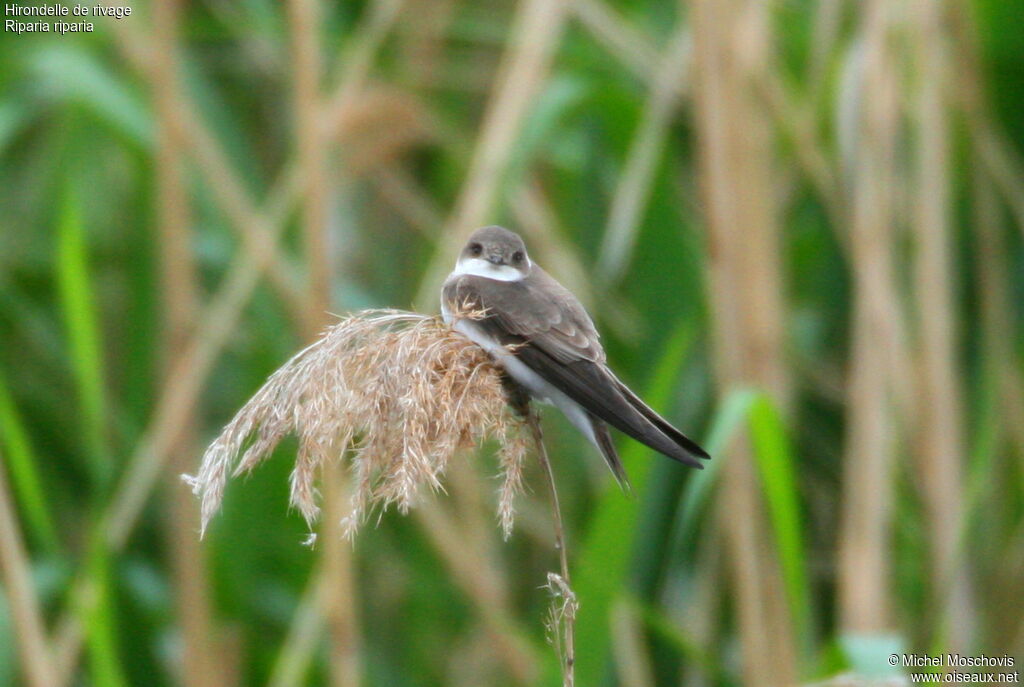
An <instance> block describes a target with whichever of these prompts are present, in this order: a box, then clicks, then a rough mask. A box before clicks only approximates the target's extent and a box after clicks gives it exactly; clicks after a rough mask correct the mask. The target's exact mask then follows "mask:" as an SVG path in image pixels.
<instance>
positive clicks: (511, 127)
mask: <svg viewBox="0 0 1024 687" xmlns="http://www.w3.org/2000/svg"><path fill="white" fill-rule="evenodd" d="M569 4H570V3H567V2H562V0H524V2H521V3H519V5H518V8H517V12H516V16H515V19H514V21H513V26H512V29H511V31H510V33H509V37H508V47H507V48H506V51H505V54H504V56H503V57H502V62H501V67H500V68H499V72H498V76H497V78H496V79H495V86H494V90H493V91H492V94H491V97H490V100H489V101H488V104H487V112H486V114H485V115H484V121H483V123H482V124H481V126H480V134H479V137H478V139H477V142H476V147H475V148H474V150H473V156H472V159H471V161H470V164H469V170H468V171H467V173H466V181H465V182H464V183H463V185H462V190H461V191H460V192H459V197H458V200H457V201H456V204H455V208H454V209H453V210H452V213H451V215H450V216H449V218H448V222H447V225H446V226H445V230H444V234H443V236H442V237H441V240H440V241H439V242H438V245H437V250H436V251H435V253H434V258H433V259H432V260H431V263H430V265H429V266H428V267H427V269H426V271H425V273H424V276H423V280H422V282H421V284H420V289H419V293H418V294H417V297H416V303H417V305H418V306H419V307H420V308H421V309H426V308H428V307H430V308H433V307H436V305H435V304H436V302H437V292H438V289H439V288H440V286H441V282H442V281H444V275H445V273H446V272H447V271H448V269H449V268H450V265H449V262H450V261H451V259H452V256H453V255H456V254H457V253H458V250H459V247H460V246H461V245H462V243H463V241H465V240H466V237H467V236H468V235H469V233H470V232H471V231H472V230H473V229H475V228H477V227H479V226H481V225H483V224H486V223H487V218H488V217H490V216H491V213H492V211H493V209H494V206H495V204H496V203H497V201H498V199H499V195H500V192H501V181H502V179H503V177H504V175H505V172H506V171H507V169H508V166H509V163H510V162H511V160H512V157H513V153H514V152H515V146H516V143H517V142H518V140H519V133H520V131H521V130H522V127H523V123H524V122H525V120H526V117H527V115H528V114H529V113H530V111H531V108H532V107H533V106H534V104H535V103H536V101H537V96H538V95H539V94H540V93H541V91H542V89H543V87H544V84H545V82H546V80H547V76H548V72H549V70H550V67H551V62H552V60H553V59H554V54H555V50H556V49H557V48H558V42H559V41H558V39H559V37H560V36H561V32H562V27H563V25H564V24H565V19H566V15H567V9H568V6H569Z"/></svg>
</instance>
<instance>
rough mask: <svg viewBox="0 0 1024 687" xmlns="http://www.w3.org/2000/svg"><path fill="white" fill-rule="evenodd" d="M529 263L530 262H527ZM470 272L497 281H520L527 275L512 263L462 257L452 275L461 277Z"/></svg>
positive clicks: (475, 275)
mask: <svg viewBox="0 0 1024 687" xmlns="http://www.w3.org/2000/svg"><path fill="white" fill-rule="evenodd" d="M527 265H529V263H527ZM464 274H469V275H472V276H474V277H483V278H484V279H494V280H495V281H519V280H520V279H522V278H523V277H525V276H526V275H525V274H523V273H522V272H520V271H519V270H517V269H516V268H515V267H511V266H510V265H495V264H494V263H492V262H489V261H487V260H484V259H483V258H462V259H461V260H459V262H458V263H456V265H455V269H454V270H452V273H451V275H450V276H452V277H459V276H462V275H464Z"/></svg>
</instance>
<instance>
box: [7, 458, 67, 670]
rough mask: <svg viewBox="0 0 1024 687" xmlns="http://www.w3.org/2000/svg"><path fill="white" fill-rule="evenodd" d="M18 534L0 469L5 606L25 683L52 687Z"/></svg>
mask: <svg viewBox="0 0 1024 687" xmlns="http://www.w3.org/2000/svg"><path fill="white" fill-rule="evenodd" d="M0 465H2V461H0ZM20 532H21V530H20V529H19V527H18V522H17V515H16V513H15V511H14V503H13V499H11V496H10V490H9V489H8V487H7V474H6V470H4V469H3V468H0V573H2V578H0V579H3V587H4V591H5V592H6V593H7V604H8V607H9V608H10V609H11V620H12V621H13V622H12V625H13V627H14V636H15V637H16V638H17V645H18V655H19V656H20V658H21V668H22V670H23V671H24V677H25V684H26V685H28V687H51V686H52V685H56V684H57V678H56V675H55V670H54V665H53V661H52V660H51V658H50V647H49V646H48V643H47V641H46V628H45V626H44V625H43V616H42V612H41V611H40V609H39V604H38V599H37V598H36V594H35V590H34V589H33V588H32V572H31V570H30V569H29V559H28V554H27V553H26V552H25V545H24V543H23V542H22V541H21V534H20Z"/></svg>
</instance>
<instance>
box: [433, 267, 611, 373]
mask: <svg viewBox="0 0 1024 687" xmlns="http://www.w3.org/2000/svg"><path fill="white" fill-rule="evenodd" d="M442 297H443V298H444V300H445V302H447V303H450V304H455V305H457V306H461V307H465V306H467V305H468V306H469V307H470V308H482V309H486V310H487V313H488V318H489V319H493V320H494V321H495V323H496V324H498V325H500V327H501V328H502V329H503V330H504V333H505V334H512V335H517V336H520V337H522V338H523V339H528V340H529V341H530V342H532V343H533V344H534V345H536V346H539V347H540V348H543V349H544V350H545V351H546V352H547V353H548V354H549V355H551V356H552V357H553V358H554V359H555V360H558V361H561V362H566V363H568V362H572V361H574V360H580V359H583V360H592V361H594V362H600V363H603V362H604V360H605V355H604V349H603V348H601V341H600V337H599V336H598V333H597V330H596V329H595V328H594V323H593V321H592V320H591V319H590V315H588V314H587V311H586V310H584V308H583V306H582V305H581V304H580V302H579V301H578V300H577V299H576V297H575V296H574V295H572V293H571V292H570V291H569V290H568V289H566V288H565V287H564V286H562V285H561V284H559V283H558V282H557V281H555V280H554V279H552V278H551V277H550V276H549V275H548V274H547V273H546V272H545V271H544V270H542V269H541V268H539V267H537V266H534V267H533V269H532V270H531V271H530V275H529V277H527V278H526V279H522V280H520V281H513V282H507V281H495V280H493V279H486V278H484V277H475V276H472V275H463V276H461V277H458V278H456V279H452V280H450V281H449V282H447V283H446V284H445V287H444V292H443V294H442Z"/></svg>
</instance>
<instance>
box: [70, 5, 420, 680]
mask: <svg viewBox="0 0 1024 687" xmlns="http://www.w3.org/2000/svg"><path fill="white" fill-rule="evenodd" d="M400 4H401V3H399V2H396V1H393V0H381V1H380V2H377V3H375V4H374V8H373V11H372V12H371V13H370V15H369V17H368V19H367V25H366V26H365V27H362V30H360V31H357V32H356V33H357V36H358V38H356V39H355V40H354V41H353V43H352V45H351V47H350V49H349V50H348V51H347V52H346V60H345V63H344V65H343V68H342V69H341V76H340V78H339V81H338V85H337V87H336V89H335V91H334V94H333V97H332V98H331V100H330V104H329V105H328V106H327V108H326V110H325V115H324V116H325V119H328V120H337V119H339V118H338V117H337V116H336V115H335V114H334V113H335V111H336V110H339V109H342V108H347V107H351V106H352V105H353V104H354V103H355V102H356V100H357V98H356V96H357V95H358V94H359V93H360V91H361V89H362V86H363V84H364V83H365V81H366V79H367V77H368V73H369V70H370V66H371V65H372V64H373V60H374V57H375V56H376V54H377V52H378V51H379V49H380V47H381V45H382V43H383V40H384V38H385V37H386V35H387V33H388V31H389V29H390V28H391V26H392V24H393V21H394V17H395V12H396V11H397V7H398V6H399V5H400ZM115 24H116V26H115V32H116V36H117V38H118V42H119V45H120V46H121V47H122V49H123V51H124V53H125V56H126V57H127V58H128V59H129V60H131V61H132V62H134V63H136V65H137V66H138V65H142V67H144V66H145V63H146V61H147V60H148V59H150V54H151V53H150V51H149V50H148V48H146V47H145V46H146V45H148V44H147V43H146V40H147V36H146V32H145V31H144V30H143V29H142V28H141V27H139V26H137V25H135V24H133V25H132V30H131V31H126V30H124V31H122V30H120V29H119V28H118V27H119V26H120V25H119V24H117V23H116V22H115ZM141 71H142V73H143V74H144V75H147V76H148V72H147V71H146V70H145V69H141ZM294 169H295V168H294V166H291V167H288V168H286V170H285V171H284V172H282V174H281V177H280V179H279V181H278V182H277V183H276V184H275V185H274V187H273V189H272V190H271V191H270V192H269V193H268V194H267V201H266V203H265V210H264V214H265V215H266V216H267V217H269V220H268V226H269V227H271V231H272V235H273V240H274V242H275V244H274V245H276V241H277V240H278V239H279V237H280V236H281V234H282V233H283V232H284V229H285V226H286V225H285V218H286V217H287V215H288V213H289V211H290V210H291V207H292V204H293V202H294V199H295V198H296V197H297V195H298V193H299V191H300V190H301V183H300V182H301V180H300V179H299V177H298V175H297V174H294V173H291V172H290V171H289V170H294ZM278 254H279V253H278V252H277V251H273V250H263V251H259V252H255V253H245V254H242V255H239V256H238V257H237V258H236V259H235V261H234V262H233V263H232V265H231V267H230V268H229V270H228V273H227V275H226V276H225V277H224V279H223V281H222V283H221V285H220V288H219V290H218V292H217V294H216V295H215V296H214V297H213V298H212V299H211V301H210V303H209V304H208V305H207V306H206V308H205V309H204V310H203V313H202V315H201V316H200V317H199V318H198V319H199V323H200V324H199V325H198V326H197V327H196V330H195V334H194V335H193V337H192V339H191V340H190V342H189V344H188V345H187V346H185V347H184V350H183V352H182V354H181V355H180V356H179V357H178V359H177V360H176V361H175V363H174V368H173V372H172V373H171V374H170V375H168V380H169V381H168V384H167V385H166V386H165V387H164V388H163V389H162V390H161V393H160V397H159V399H158V401H157V405H156V409H155V411H154V413H153V420H152V422H151V423H150V425H149V426H148V427H147V429H146V431H145V433H144V435H143V438H142V439H141V440H140V442H139V444H138V445H137V447H136V449H135V451H134V453H133V454H132V456H131V459H130V460H129V461H128V467H127V469H126V473H125V475H124V477H123V478H122V480H121V482H120V484H119V486H118V489H117V491H116V493H115V494H114V497H113V498H112V500H111V504H110V506H109V507H108V508H107V510H106V512H105V513H104V517H103V518H102V519H101V520H100V522H99V524H98V527H99V528H100V529H101V530H102V531H103V535H104V538H105V539H106V540H107V543H108V545H109V546H110V548H111V549H112V550H115V551H116V550H120V549H121V548H122V547H123V546H124V544H125V542H126V541H127V538H128V535H129V534H130V533H131V531H132V529H133V528H134V527H135V524H136V523H137V521H138V518H139V514H140V513H141V512H142V509H143V507H144V505H145V502H146V499H147V498H148V496H149V493H150V492H151V490H152V489H153V487H154V485H155V484H156V483H157V480H158V478H159V475H160V474H161V470H162V467H163V465H164V463H165V461H166V460H167V459H168V457H169V455H170V450H171V446H172V444H173V439H174V437H175V436H176V435H177V433H178V432H180V431H181V428H182V427H183V426H184V425H185V424H186V419H187V414H188V409H189V408H190V407H191V406H192V404H194V403H195V401H196V399H197V398H198V396H199V393H200V391H201V389H202V385H203V383H204V381H205V379H206V377H207V375H208V374H209V372H210V370H211V369H212V367H213V363H214V362H215V360H216V357H217V355H218V354H219V352H220V351H221V350H222V349H223V347H224V345H225V344H226V342H227V341H228V339H229V337H230V335H231V333H232V332H234V329H235V326H236V324H237V322H238V319H239V317H241V312H242V309H243V308H244V307H245V304H246V303H247V302H248V299H249V297H250V296H251V295H252V293H253V291H254V290H255V288H256V285H257V284H258V283H259V279H260V277H261V276H262V274H263V273H264V271H265V270H267V269H268V268H269V266H270V265H271V264H272V263H273V262H274V260H275V259H276V256H277V255H278ZM89 587H90V578H89V575H88V572H87V571H82V572H80V573H79V575H78V576H77V577H76V579H75V581H74V583H73V585H72V592H71V594H70V596H69V598H70V599H71V600H72V602H71V604H70V605H69V606H68V609H67V610H66V611H65V613H64V615H62V617H61V619H60V621H59V622H58V623H57V631H56V639H55V645H56V646H55V650H54V654H55V662H56V665H57V673H58V680H59V683H58V684H66V683H67V682H69V681H70V680H71V678H72V674H73V672H74V669H75V664H76V663H77V660H78V654H79V650H80V648H81V643H82V628H81V624H80V622H79V620H78V617H77V615H76V614H75V612H74V610H73V609H74V608H75V607H76V604H77V603H78V600H79V599H81V598H83V597H84V596H86V595H87V594H88V590H89Z"/></svg>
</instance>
